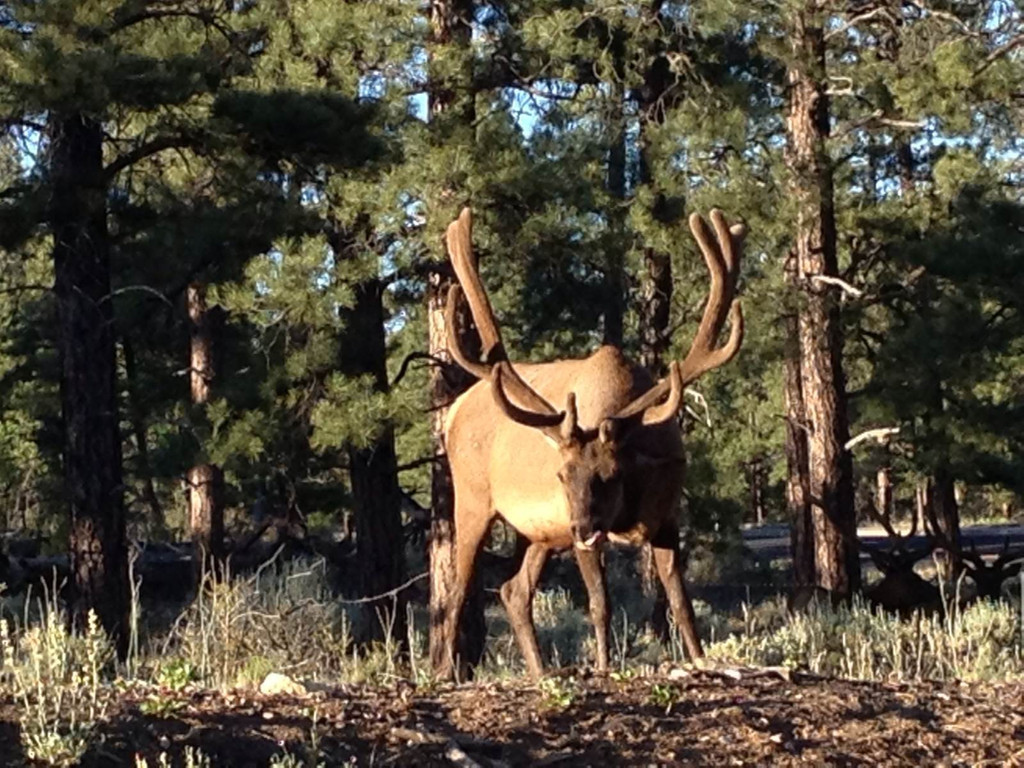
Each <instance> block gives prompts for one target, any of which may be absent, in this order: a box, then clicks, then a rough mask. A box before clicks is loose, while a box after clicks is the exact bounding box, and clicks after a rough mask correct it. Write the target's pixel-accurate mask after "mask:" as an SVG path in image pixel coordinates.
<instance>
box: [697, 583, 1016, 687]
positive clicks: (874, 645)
mask: <svg viewBox="0 0 1024 768" xmlns="http://www.w3.org/2000/svg"><path fill="white" fill-rule="evenodd" d="M709 655H710V656H711V657H712V658H719V659H736V660H738V661H741V662H744V663H747V664H755V665H761V666H775V665H786V666H791V667H797V668H800V669H805V670H807V671H809V672H812V673H814V674H819V675H826V676H831V677H845V678H852V679H855V680H892V681H901V682H902V681H921V680H971V681H1009V680H1019V679H1022V678H1024V635H1022V630H1021V621H1020V615H1019V612H1018V610H1017V609H1016V608H1015V607H1014V606H1012V605H1010V604H1009V603H1005V602H998V603H996V602H988V601H981V602H977V603H974V604H972V605H969V606H968V607H966V608H964V609H962V610H958V611H955V612H952V613H951V614H950V615H948V616H945V617H943V616H939V615H927V614H917V615H915V616H913V617H912V618H910V619H909V620H904V619H900V618H898V617H897V616H895V615H893V614H889V613H885V612H883V611H881V610H879V609H873V608H871V607H870V606H867V605H865V604H864V603H862V602H859V601H858V602H855V603H854V605H853V606H852V607H846V606H840V607H838V608H832V607H830V606H827V605H820V604H814V605H812V606H811V608H810V609H809V610H808V611H807V612H805V613H799V614H795V615H792V616H787V617H786V618H785V619H784V620H782V621H781V622H779V623H777V625H776V626H774V627H769V628H766V629H764V630H762V631H755V632H744V633H740V634H736V635H733V636H732V637H729V638H728V639H726V640H724V641H722V642H719V643H715V644H713V645H712V646H710V648H709Z"/></svg>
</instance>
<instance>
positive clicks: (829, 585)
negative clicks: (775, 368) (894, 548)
mask: <svg viewBox="0 0 1024 768" xmlns="http://www.w3.org/2000/svg"><path fill="white" fill-rule="evenodd" d="M821 15H822V14H821V13H820V12H819V9H818V6H817V4H816V3H812V4H809V5H808V6H806V7H805V8H804V9H802V10H798V11H796V12H794V13H793V15H792V16H791V19H792V24H793V27H792V29H791V33H790V40H791V45H792V46H793V54H794V58H793V63H792V64H791V66H790V68H789V71H788V82H789V114H788V120H787V134H788V136H787V138H788V147H787V164H788V166H789V170H790V173H791V189H792V193H793V196H794V200H795V202H796V206H797V210H798V220H797V231H796V238H795V240H796V243H795V255H796V269H797V273H798V280H799V284H800V287H801V289H802V291H803V296H802V297H801V299H802V300H801V303H800V308H799V312H798V319H797V322H798V327H799V339H800V378H801V388H802V393H803V407H804V416H805V419H806V425H807V427H808V430H809V433H808V439H807V447H808V451H807V461H808V469H809V481H810V483H809V486H808V487H809V491H810V495H809V499H808V501H809V504H810V508H811V520H812V524H813V529H814V549H815V567H816V583H817V585H818V586H820V587H822V588H824V589H827V590H829V591H831V592H833V593H835V594H838V595H844V596H846V595H850V594H852V593H853V592H854V591H855V590H857V589H858V588H859V587H860V561H859V559H858V556H857V552H856V551H855V549H854V548H853V547H852V546H851V545H850V544H849V538H851V537H853V536H855V535H856V521H855V515H854V505H853V477H852V470H853V468H852V463H851V457H850V454H849V452H848V451H846V450H845V449H844V447H843V446H844V445H845V443H846V441H847V439H848V438H849V426H848V423H847V413H846V384H845V381H844V378H843V370H842V332H841V327H840V317H839V304H838V301H837V298H836V295H835V291H834V289H830V287H829V286H828V285H825V284H821V283H818V282H815V281H814V277H815V276H818V275H823V276H835V275H836V273H837V258H836V229H835V213H834V208H833V205H834V202H833V180H832V166H831V162H830V161H829V158H828V157H827V156H826V149H825V139H826V138H827V136H828V129H829V106H828V96H827V94H826V93H825V85H826V79H825V39H824V34H823V30H822V27H821V19H820V18H819V17H820V16H821ZM839 526H842V527H843V528H845V535H844V532H843V530H841V529H840V528H839Z"/></svg>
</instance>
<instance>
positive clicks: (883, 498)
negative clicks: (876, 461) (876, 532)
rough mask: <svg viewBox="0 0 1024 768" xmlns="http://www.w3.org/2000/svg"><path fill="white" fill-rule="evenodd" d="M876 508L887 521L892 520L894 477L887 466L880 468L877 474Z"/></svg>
mask: <svg viewBox="0 0 1024 768" xmlns="http://www.w3.org/2000/svg"><path fill="white" fill-rule="evenodd" d="M875 508H876V509H877V510H878V514H879V515H881V516H882V517H883V518H885V519H886V520H891V519H892V511H893V510H892V477H891V475H890V469H889V465H887V464H883V465H882V466H880V467H879V468H878V472H877V473H876V474H875Z"/></svg>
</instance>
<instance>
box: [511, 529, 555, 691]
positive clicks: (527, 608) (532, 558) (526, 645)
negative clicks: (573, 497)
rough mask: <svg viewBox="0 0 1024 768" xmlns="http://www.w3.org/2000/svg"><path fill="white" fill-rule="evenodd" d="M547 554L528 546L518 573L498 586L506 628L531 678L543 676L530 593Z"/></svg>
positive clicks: (542, 546) (541, 548) (542, 547)
mask: <svg viewBox="0 0 1024 768" xmlns="http://www.w3.org/2000/svg"><path fill="white" fill-rule="evenodd" d="M548 554H549V550H548V548H547V547H545V546H544V545H542V544H533V543H531V544H529V545H528V546H527V547H526V551H525V552H524V553H523V561H522V564H521V565H520V566H519V571H518V572H517V573H516V575H515V576H513V577H512V578H511V579H509V580H508V581H506V582H505V583H504V584H502V585H501V602H503V603H504V604H505V610H506V612H507V613H508V621H509V624H511V625H512V632H513V633H514V634H515V636H516V641H517V642H518V643H519V648H520V650H522V652H523V658H524V659H525V660H526V669H527V671H528V672H529V673H530V677H533V678H539V677H540V676H541V675H543V674H544V665H543V664H542V663H541V659H540V647H539V646H538V645H537V631H536V629H535V628H534V626H533V593H534V592H535V591H536V589H537V582H538V581H540V572H541V571H542V570H543V568H544V563H545V562H547V559H548Z"/></svg>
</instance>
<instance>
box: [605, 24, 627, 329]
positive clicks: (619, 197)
mask: <svg viewBox="0 0 1024 768" xmlns="http://www.w3.org/2000/svg"><path fill="white" fill-rule="evenodd" d="M612 35H613V42H612V45H613V48H614V54H613V56H614V59H615V62H614V72H615V77H616V81H615V82H613V83H611V84H610V87H609V99H610V101H611V104H610V109H609V117H608V122H609V124H608V129H609V131H610V132H611V143H610V144H609V146H608V178H607V186H608V195H609V197H610V198H611V206H612V208H611V210H610V211H609V212H608V223H609V227H610V229H611V231H612V235H613V238H612V241H611V247H610V248H608V250H607V252H606V253H605V276H604V284H605V298H604V343H605V344H612V345H615V346H622V341H623V316H624V314H625V306H626V300H625V292H626V278H625V266H624V260H625V253H624V250H625V247H626V209H625V201H626V116H625V103H624V102H625V85H624V82H623V81H624V79H625V74H624V65H623V62H622V55H623V54H622V50H621V46H622V43H621V41H618V40H616V39H615V38H616V37H618V36H619V35H621V33H620V32H619V31H618V30H615V31H613V33H612Z"/></svg>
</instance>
